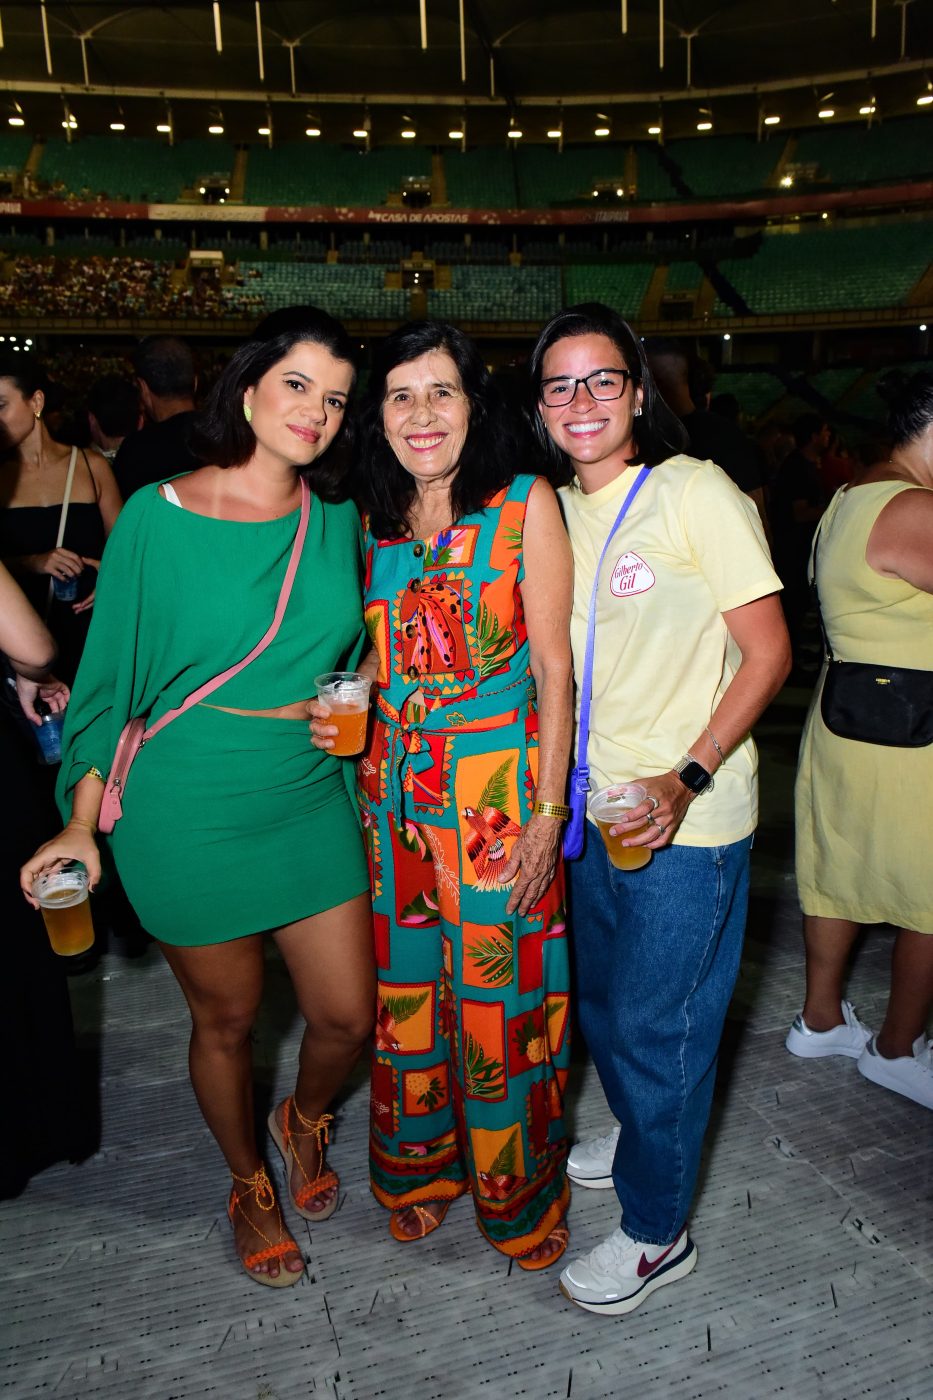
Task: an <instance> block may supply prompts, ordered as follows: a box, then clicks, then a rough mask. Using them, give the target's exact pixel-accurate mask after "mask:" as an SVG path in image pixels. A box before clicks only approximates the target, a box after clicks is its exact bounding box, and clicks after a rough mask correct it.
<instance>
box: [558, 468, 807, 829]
mask: <svg viewBox="0 0 933 1400" xmlns="http://www.w3.org/2000/svg"><path fill="white" fill-rule="evenodd" d="M638 470H639V468H637V467H628V468H626V470H625V471H624V472H623V473H622V475H621V476H619V477H617V478H616V479H615V480H614V481H612V482H610V483H609V485H608V486H604V487H603V488H602V489H601V490H599V491H594V492H593V493H592V494H591V495H585V494H584V493H583V491H582V490H581V489H580V487H579V485H577V484H576V483H574V484H573V485H572V486H565V487H563V488H562V490H561V492H560V498H561V504H562V507H563V511H564V518H565V519H566V522H567V528H568V531H569V533H570V540H571V543H572V545H573V557H574V592H573V616H572V620H571V641H572V644H573V660H574V673H575V675H576V677H577V683H578V686H579V684H580V683H581V681H582V677H583V660H584V656H585V653H586V624H587V616H588V612H589V605H590V594H591V592H592V588H593V575H594V573H595V570H596V563H597V560H598V559H599V555H600V551H601V550H602V547H603V545H604V544H605V541H606V537H607V535H608V534H609V531H610V529H611V528H612V525H613V522H614V520H615V518H616V516H617V514H618V512H619V508H620V506H621V504H622V501H623V499H624V498H625V495H626V493H627V492H628V490H629V488H630V487H631V485H632V483H633V482H634V480H635V477H636V475H637V473H638ZM780 587H781V581H780V579H779V578H778V576H777V574H776V573H775V572H774V569H773V567H772V564H771V556H770V554H769V552H768V546H767V543H766V542H765V537H764V532H763V530H762V527H761V520H760V519H759V516H758V511H757V509H756V507H755V505H754V503H753V502H752V501H750V500H749V499H748V497H747V496H744V495H743V494H742V492H741V491H740V490H739V489H738V487H737V486H736V485H735V484H734V483H733V482H732V481H731V480H730V479H729V477H728V476H726V474H725V472H724V471H721V470H720V468H719V467H717V466H715V465H714V464H713V463H712V462H698V461H696V460H695V459H694V458H692V457H685V456H676V457H670V458H668V460H667V461H666V462H662V463H661V464H660V466H657V467H654V468H653V470H652V472H651V474H650V476H649V477H648V479H647V481H645V483H644V485H643V486H642V488H641V490H640V491H639V493H638V495H637V496H636V497H635V501H634V503H633V504H632V506H631V507H630V509H629V512H628V514H627V515H626V517H625V519H624V520H623V522H622V524H621V525H620V527H619V529H618V531H617V533H616V535H615V537H614V538H613V541H612V544H611V545H610V547H609V550H608V552H607V554H606V559H605V561H604V563H603V568H602V572H601V574H600V582H599V591H598V594H597V603H596V645H595V653H594V661H593V700H592V707H591V710H590V737H589V745H588V748H587V761H588V763H589V766H590V779H591V784H592V787H593V790H595V789H596V788H600V787H604V786H605V785H606V784H608V783H618V782H624V781H626V780H627V779H637V778H644V777H655V776H656V775H657V774H659V773H666V772H668V771H669V770H670V769H671V768H672V767H673V765H674V764H675V763H676V762H677V760H678V759H679V758H680V757H681V756H682V755H683V754H685V753H686V752H687V749H688V748H689V746H690V745H691V744H692V743H694V741H695V740H696V738H697V736H698V735H699V734H701V733H702V731H703V727H704V725H706V724H708V723H709V720H710V716H711V715H712V713H713V711H714V709H715V708H716V706H717V704H718V703H719V700H720V699H721V697H722V695H723V693H724V692H725V690H726V689H727V687H728V685H729V683H730V681H731V680H732V677H733V676H734V675H735V673H736V671H737V670H738V667H739V663H740V661H741V659H742V658H741V653H740V651H739V648H738V647H737V645H736V643H735V642H734V641H733V639H732V637H731V635H730V633H729V630H728V628H727V627H726V624H725V622H724V620H723V616H722V614H723V613H724V612H728V611H729V610H730V609H731V608H738V607H741V606H742V605H743V604H744V603H750V602H753V601H754V600H755V599H756V598H763V597H765V596H766V595H767V594H769V593H776V592H777V591H778V590H779V589H780ZM577 719H578V720H579V693H578V695H577ZM757 773H758V755H757V752H756V750H755V745H754V743H753V742H752V739H751V736H750V735H749V736H747V737H746V738H745V739H744V741H743V742H742V743H741V744H739V745H738V746H737V747H736V748H735V749H734V750H733V751H732V752H731V753H730V754H729V755H728V757H727V759H726V762H725V763H724V764H723V765H722V767H721V768H720V769H719V771H718V772H717V773H716V779H715V785H714V787H713V790H712V791H707V792H705V793H703V794H702V795H701V796H699V797H697V798H696V799H695V801H693V802H692V803H691V804H690V806H689V807H688V809H687V814H686V816H685V817H684V820H683V822H682V824H681V826H680V828H679V829H678V832H677V834H676V836H675V837H674V843H675V844H678V845H684V846H719V845H727V844H728V843H729V842H732V841H740V840H742V839H743V838H744V837H746V836H749V835H750V834H751V833H752V832H753V831H754V829H755V826H756V823H757V820H758V778H757Z"/></svg>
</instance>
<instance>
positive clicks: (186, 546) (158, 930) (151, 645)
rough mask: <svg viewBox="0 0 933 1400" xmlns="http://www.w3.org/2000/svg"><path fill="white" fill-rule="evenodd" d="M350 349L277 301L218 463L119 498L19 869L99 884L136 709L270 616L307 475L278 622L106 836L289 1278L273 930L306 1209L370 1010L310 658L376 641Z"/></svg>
mask: <svg viewBox="0 0 933 1400" xmlns="http://www.w3.org/2000/svg"><path fill="white" fill-rule="evenodd" d="M352 356H353V351H352V346H351V344H350V342H349V340H348V338H347V335H346V332H345V331H344V330H343V328H342V327H341V326H340V325H339V323H338V322H336V321H334V320H333V319H332V318H331V317H330V316H328V315H326V313H324V312H322V311H319V310H317V309H316V308H314V307H292V308H289V309H287V310H283V311H279V312H276V313H274V314H273V315H272V316H269V317H268V318H267V319H266V320H265V321H263V322H262V323H261V325H260V326H259V327H258V328H257V330H256V331H255V332H254V334H253V336H252V337H251V339H250V340H248V341H247V342H246V343H245V344H244V345H242V346H241V347H240V348H239V349H238V350H237V352H236V353H235V355H234V356H233V358H232V359H231V361H230V364H229V365H228V367H227V368H226V369H225V371H224V372H223V374H222V376H221V378H220V380H219V381H218V384H217V386H216V388H215V390H214V391H213V394H212V396H211V399H210V401H209V403H208V405H207V408H206V410H205V413H204V415H203V418H202V422H201V427H200V444H199V450H200V454H201V456H202V457H203V459H204V460H205V461H206V462H208V463H210V465H206V466H203V467H200V468H199V469H198V470H196V471H193V472H190V473H188V474H186V475H183V476H180V477H176V478H175V480H174V481H169V480H166V481H164V482H163V483H162V484H161V485H154V486H151V487H146V488H144V489H143V490H141V491H139V492H137V493H136V495H135V496H134V497H133V498H132V500H131V501H130V503H129V505H128V507H127V508H126V510H125V511H124V513H123V514H122V515H121V518H120V520H119V522H118V524H117V528H116V529H115V531H114V533H113V535H112V537H111V540H110V542H109V543H108V547H107V550H106V556H105V559H104V563H103V568H102V570H101V576H100V583H99V586H98V591H97V601H96V605H95V609H94V620H93V623H92V626H91V631H90V635H89V638H88V644H87V648H86V650H85V654H84V660H83V662H82V666H81V670H80V674H79V677H78V680H77V683H76V685H75V688H74V691H73V694H72V700H71V705H70V707H69V711H68V725H67V729H66V734H65V753H64V758H63V762H62V772H61V779H60V787H59V800H60V804H61V806H62V810H63V812H64V813H65V815H66V818H67V825H66V826H65V829H64V831H63V832H62V833H61V835H60V836H58V837H56V838H55V840H53V841H50V842H49V843H47V844H46V845H45V846H43V847H42V848H41V849H40V850H39V851H38V852H37V853H36V855H35V856H34V857H33V858H32V860H31V861H29V862H28V863H27V865H25V866H24V867H23V872H22V884H23V891H24V893H25V894H26V897H27V898H28V899H31V888H32V881H33V879H34V878H35V876H36V875H37V874H39V873H40V872H41V871H42V870H47V869H49V868H51V867H53V866H55V865H57V864H59V863H60V862H62V861H63V860H68V859H71V860H79V861H83V863H84V864H85V865H86V866H87V869H88V872H89V875H90V883H91V887H92V888H93V887H94V885H95V884H96V883H97V881H98V879H99V876H100V858H99V853H98V849H97V845H96V841H95V833H96V828H97V821H98V817H99V814H100V805H101V797H102V794H103V788H104V782H103V778H102V776H101V775H102V774H104V773H106V772H107V769H108V767H109V765H110V762H111V759H112V756H113V753H114V749H115V747H116V743H117V739H118V737H119V735H120V731H121V729H122V727H123V725H124V724H125V723H126V721H127V720H128V719H129V718H130V717H132V716H136V715H147V716H149V722H150V723H152V722H153V721H155V720H157V719H158V718H159V717H160V716H161V715H163V714H164V713H165V712H166V711H168V710H170V709H174V708H175V707H177V706H179V705H180V704H181V703H182V702H183V700H184V699H185V698H186V697H187V696H188V695H189V694H190V693H191V692H192V691H194V690H195V689H197V688H198V687H200V686H201V685H202V684H203V683H204V682H206V681H208V680H210V679H212V678H213V677H214V676H217V675H219V674H220V673H222V672H224V671H226V670H227V669H228V668H229V667H231V666H232V665H233V664H234V663H235V662H237V661H239V660H241V659H242V658H243V657H244V656H246V655H247V654H248V653H249V652H250V650H251V649H252V647H253V646H254V644H255V643H256V642H257V641H258V639H259V638H260V637H261V636H263V635H264V633H265V632H266V630H267V629H268V627H269V625H270V623H271V621H272V617H273V613H274V611H275V608H276V600H277V598H278V596H279V590H280V588H281V586H282V581H283V578H284V575H285V570H286V567H287V564H288V560H289V556H290V554H291V551H292V546H293V543H294V540H295V534H296V528H297V522H298V519H299V504H300V501H301V497H302V481H301V478H302V477H304V478H305V480H306V481H307V482H308V483H309V485H310V487H311V492H312V494H311V509H310V519H309V526H308V533H307V537H306V539H305V543H304V548H303V550H302V554H301V560H300V564H299V566H298V570H297V573H296V575H295V579H294V585H293V588H292V592H291V595H290V598H289V601H288V605H287V607H286V610H285V615H284V618H283V620H282V623H281V626H280V628H279V631H278V633H277V634H276V636H275V639H274V641H272V642H271V644H270V645H268V646H267V647H266V649H265V650H264V651H263V652H262V654H261V655H260V656H258V657H257V659H256V660H255V661H253V662H252V663H251V664H250V665H248V666H246V667H245V668H244V669H242V670H241V671H239V673H238V674H237V675H235V676H234V677H233V678H231V679H229V680H227V681H226V682H225V683H224V685H223V686H221V687H220V688H219V689H218V690H215V691H214V692H213V693H212V694H211V696H210V698H209V702H202V703H201V704H198V705H194V706H193V707H192V708H190V709H188V710H187V711H185V713H183V714H182V715H181V716H180V717H179V718H177V719H175V720H173V722H172V723H171V724H169V725H168V726H167V727H166V728H165V729H163V730H161V731H160V732H159V733H158V734H156V735H154V736H153V737H152V738H151V739H150V741H149V742H148V743H147V744H146V745H145V747H144V748H143V749H142V750H141V751H140V753H139V756H138V758H137V759H136V762H135V763H134V765H133V769H132V772H131V774H130V777H129V782H128V783H127V788H126V794H125V798H124V815H123V817H122V819H121V820H120V821H119V822H118V823H117V826H116V828H115V830H114V833H113V838H112V848H113V855H114V859H115V863H116V866H117V870H118V871H119V874H120V878H121V880H122V882H123V884H124V886H125V888H126V890H127V893H128V895H129V897H130V900H131V902H132V903H133V905H134V907H135V909H136V911H137V913H138V914H139V917H140V920H141V922H142V924H143V925H144V927H146V928H147V929H148V930H149V932H150V933H152V935H153V936H154V937H155V938H156V939H157V940H158V942H159V944H160V946H161V949H162V952H163V953H164V955H165V958H166V960H167V961H168V963H169V965H170V967H171V969H172V971H173V973H174V974H175V976H176V978H177V979H178V982H179V985H180V986H181V989H182V991H183V993H184V995H185V998H186V1000H187V1002H188V1006H189V1008H190V1011H191V1018H192V1037H191V1050H190V1067H191V1079H192V1084H193V1086H194V1091H195V1094H196V1096H197V1099H198V1102H199V1104H200V1107H201V1110H202V1112H203V1114H204V1117H205V1120H206V1122H207V1124H208V1127H209V1128H210V1130H211V1132H212V1133H213V1134H214V1137H215V1138H216V1140H217V1143H218V1145H219V1147H220V1149H221V1151H222V1152H223V1154H224V1157H225V1158H226V1161H227V1164H228V1166H229V1168H230V1171H231V1173H232V1174H233V1178H234V1184H233V1191H232V1193H231V1197H230V1207H229V1211H230V1217H231V1220H232V1223H233V1229H234V1237H235V1242H236V1249H237V1252H238V1255H239V1258H240V1261H241V1263H242V1265H243V1267H244V1269H246V1271H247V1272H248V1273H249V1274H250V1276H251V1277H252V1278H254V1279H255V1280H256V1282H258V1283H264V1284H269V1285H273V1286H282V1285H285V1284H291V1283H295V1282H297V1281H298V1279H299V1278H300V1276H301V1273H302V1271H303V1267H304V1264H303V1260H302V1257H301V1254H300V1252H299V1250H298V1247H297V1245H296V1244H295V1241H294V1239H293V1238H292V1236H291V1235H290V1233H289V1232H288V1230H287V1228H286V1226H285V1224H284V1221H283V1219H282V1216H281V1213H280V1211H279V1209H278V1206H277V1204H276V1201H275V1196H274V1193H273V1190H272V1186H271V1184H270V1181H269V1177H268V1174H267V1172H266V1169H265V1166H264V1165H263V1161H262V1157H261V1154H260V1151H259V1147H258V1145H257V1142H256V1136H255V1129H254V1121H253V1090H252V1064H251V1052H250V1032H251V1030H252V1026H253V1023H254V1020H255V1017H256V1013H257V1009H258V1006H259V1001H260V997H261V994H262V981H263V938H262V935H263V933H264V932H271V933H272V934H273V936H274V938H275V941H276V943H277V944H278V947H279V951H280V952H281V954H282V957H283V959H284V962H285V964H286V966H287V968H288V971H289V974H290V976H291V979H292V983H293V986H294V988H295V994H296V998H297V1001H298V1005H299V1007H300V1010H301V1012H302V1014H303V1016H304V1017H305V1021H306V1023H307V1024H306V1029H305V1033H304V1038H303V1040H302V1044H301V1051H300V1056H299V1065H298V1077H297V1083H296V1086H295V1091H294V1094H293V1095H291V1096H289V1097H288V1098H287V1099H286V1100H285V1101H284V1103H282V1104H280V1105H279V1106H278V1107H277V1108H276V1109H275V1110H274V1112H273V1114H272V1115H271V1116H270V1121H269V1126H270V1131H271V1133H272V1136H273V1138H274V1140H275V1142H276V1144H277V1146H278V1147H279V1149H280V1151H282V1153H283V1156H284V1157H285V1160H286V1164H287V1168H288V1173H289V1196H290V1199H291V1204H292V1205H293V1206H294V1208H295V1209H296V1210H297V1211H298V1212H299V1213H300V1214H301V1215H303V1216H304V1217H305V1218H307V1219H310V1220H318V1221H320V1220H324V1219H326V1218H327V1217H328V1216H329V1215H331V1214H332V1213H333V1211H334V1210H335V1208H336V1205H337V1188H338V1181H337V1177H336V1175H335V1174H334V1173H333V1172H331V1171H326V1170H325V1163H324V1145H325V1143H326V1137H327V1124H328V1122H329V1121H330V1119H329V1116H328V1115H327V1113H326V1109H327V1107H328V1105H329V1103H330V1101H331V1099H332V1098H333V1096H334V1094H335V1093H336V1091H337V1090H338V1089H339V1087H340V1085H341V1084H342V1083H343V1081H344V1080H345V1078H346V1076H347V1073H348V1072H349V1070H350V1068H351V1066H352V1065H353V1063H354V1061H355V1060H356V1058H357V1056H358V1055H359V1053H360V1051H361V1050H362V1048H363V1046H364V1044H365V1042H366V1039H367V1037H368V1034H369V1032H370V1029H371V1026H372V1022H373V1017H374V1006H375V984H374V971H373V943H372V921H371V911H370V904H369V899H368V878H367V868H366V862H365V857H364V852H363V846H362V840H361V835H360V831H359V827H358V824H357V820H356V818H355V816H354V809H353V806H352V804H351V801H350V796H349V792H348V789H347V786H346V782H345V778H344V768H345V765H342V764H341V763H340V761H339V759H335V758H334V757H333V756H332V755H330V754H326V753H322V752H320V751H319V750H317V749H314V748H312V746H311V744H310V741H309V740H310V736H309V732H308V718H307V709H306V705H307V700H308V697H309V695H310V694H311V693H312V690H313V680H314V677H315V675H317V674H318V673H319V672H322V671H328V670H331V669H335V668H338V669H339V668H340V667H343V666H347V665H350V666H352V665H353V664H354V662H355V661H356V659H357V657H358V656H359V653H360V651H361V649H362V642H363V637H364V632H363V619H362V606H361V593H360V564H361V546H360V525H359V518H358V515H357V513H356V510H355V508H354V506H353V505H352V503H351V502H349V501H346V500H345V499H343V495H344V493H343V490H342V472H341V470H340V467H339V459H340V453H339V451H337V452H335V453H332V454H331V455H330V456H329V457H327V456H325V454H326V453H327V452H328V449H329V448H331V446H332V444H334V443H335V442H336V441H337V440H338V439H339V438H340V437H341V435H342V433H343V434H344V435H345V428H344V420H345V414H346V407H347V399H348V395H349V393H350V390H351V388H352V386H353V380H354V367H353V359H352ZM322 459H323V460H322ZM335 464H336V465H335ZM171 466H172V464H171V463H170V462H168V463H166V476H167V477H169V476H171ZM322 599H326V606H324V607H322V605H321V604H322Z"/></svg>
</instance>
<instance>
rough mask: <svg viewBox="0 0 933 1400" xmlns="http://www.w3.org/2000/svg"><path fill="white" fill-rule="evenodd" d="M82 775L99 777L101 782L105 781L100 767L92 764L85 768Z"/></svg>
mask: <svg viewBox="0 0 933 1400" xmlns="http://www.w3.org/2000/svg"><path fill="white" fill-rule="evenodd" d="M84 776H85V777H86V778H99V779H100V781H101V782H102V783H106V781H107V779H106V778H105V777H104V775H103V773H102V772H101V771H100V769H99V768H94V767H93V766H92V767H90V768H89V769H88V770H87V772H86V773H85V775H84Z"/></svg>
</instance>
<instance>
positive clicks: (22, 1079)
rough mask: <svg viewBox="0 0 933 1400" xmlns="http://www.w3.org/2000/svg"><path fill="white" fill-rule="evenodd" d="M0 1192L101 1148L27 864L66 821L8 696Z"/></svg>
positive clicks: (61, 973)
mask: <svg viewBox="0 0 933 1400" xmlns="http://www.w3.org/2000/svg"><path fill="white" fill-rule="evenodd" d="M0 765H2V769H3V776H4V801H3V805H2V808H0V928H2V929H3V941H2V952H0V957H2V963H0V967H2V976H0V1064H2V1065H3V1075H2V1079H0V1142H2V1143H3V1151H2V1152H0V1199H2V1198H5V1197H8V1196H15V1195H17V1194H18V1193H19V1192H20V1191H21V1190H22V1189H23V1187H24V1186H25V1184H26V1182H27V1181H28V1179H29V1177H30V1176H31V1175H32V1174H33V1173H34V1172H36V1171H39V1170H40V1169H41V1168H42V1167H45V1166H49V1165H50V1164H51V1163H53V1162H58V1161H63V1160H67V1159H68V1158H73V1159H74V1158H79V1157H83V1156H86V1155H87V1153H88V1152H89V1151H93V1150H94V1146H95V1133H96V1127H97V1125H96V1122H95V1119H96V1113H95V1111H94V1108H93V1106H92V1104H91V1103H90V1099H91V1098H92V1095H89V1094H88V1091H87V1090H86V1088H85V1087H84V1084H83V1079H84V1076H83V1075H81V1074H79V1066H78V1060H77V1054H76V1049H75V1039H74V1033H73V1030H72V1022H71V1004H70V1001H69V997H68V984H67V979H66V975H65V967H64V963H63V961H62V960H61V959H59V958H57V957H56V956H55V954H54V953H53V952H52V950H51V948H50V947H49V941H48V938H47V936H46V933H45V926H44V924H43V922H42V916H41V914H39V913H38V912H37V911H36V910H34V909H31V908H30V907H29V905H28V904H27V903H26V901H25V900H24V899H23V896H22V894H21V893H20V889H19V868H20V866H21V865H22V863H23V861H25V860H28V858H29V857H30V856H31V855H32V854H33V852H34V851H35V850H36V848H37V847H38V846H39V845H41V843H42V842H43V841H47V840H48V839H49V837H50V836H51V835H52V834H53V833H54V832H55V831H57V830H58V828H59V826H60V825H61V823H60V821H59V819H58V814H57V812H56V810H55V806H54V803H53V801H52V795H51V791H50V785H49V783H48V781H47V780H46V777H47V775H46V773H45V772H43V770H42V769H40V768H39V766H38V764H37V762H36V751H35V749H34V747H31V746H30V744H29V740H28V738H26V737H24V736H23V735H22V734H21V733H20V730H19V728H18V727H17V725H16V724H15V723H14V719H13V716H12V714H11V712H10V709H9V708H8V705H7V703H6V702H4V703H3V704H0Z"/></svg>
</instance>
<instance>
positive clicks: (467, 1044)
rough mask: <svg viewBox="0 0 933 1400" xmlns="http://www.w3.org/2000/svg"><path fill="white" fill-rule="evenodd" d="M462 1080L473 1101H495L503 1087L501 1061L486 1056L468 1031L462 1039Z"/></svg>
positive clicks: (503, 1079) (503, 1077)
mask: <svg viewBox="0 0 933 1400" xmlns="http://www.w3.org/2000/svg"><path fill="white" fill-rule="evenodd" d="M463 1078H464V1083H465V1086H466V1091H467V1093H468V1094H469V1095H470V1097H471V1098H474V1099H497V1098H499V1097H501V1094H502V1090H503V1087H504V1085H505V1070H504V1068H503V1065H502V1061H501V1060H495V1059H492V1058H491V1057H490V1056H487V1054H486V1051H485V1050H484V1049H483V1047H482V1045H480V1044H479V1042H478V1041H477V1040H475V1039H474V1038H473V1036H472V1035H471V1034H470V1032H469V1031H467V1033H466V1036H465V1038H464V1046H463Z"/></svg>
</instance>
